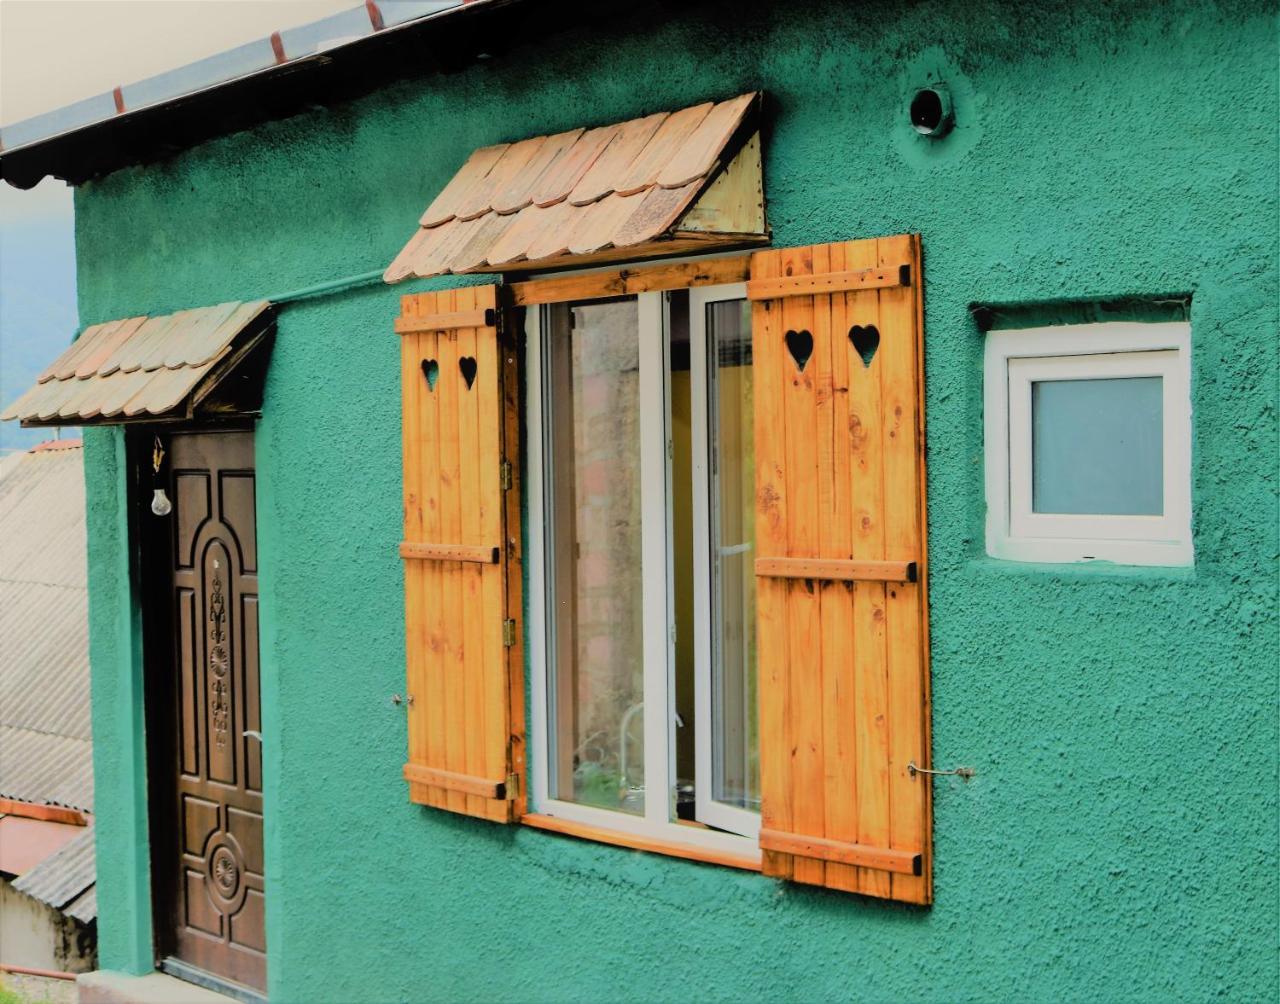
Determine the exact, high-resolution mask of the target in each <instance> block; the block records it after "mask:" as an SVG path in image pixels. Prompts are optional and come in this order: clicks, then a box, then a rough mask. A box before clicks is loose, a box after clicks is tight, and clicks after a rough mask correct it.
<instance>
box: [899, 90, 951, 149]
mask: <svg viewBox="0 0 1280 1004" xmlns="http://www.w3.org/2000/svg"><path fill="white" fill-rule="evenodd" d="M910 114H911V127H912V128H913V129H915V131H916V132H918V133H919V134H920V135H921V136H930V137H933V138H935V139H936V138H938V137H940V136H945V135H946V134H947V133H948V132H950V131H951V126H952V124H953V123H954V121H955V118H954V113H953V112H952V108H951V95H950V94H948V93H947V90H946V88H945V87H942V86H936V87H922V88H920V90H918V91H916V93H915V96H914V97H913V98H912V99H911V109H910Z"/></svg>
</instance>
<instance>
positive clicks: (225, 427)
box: [124, 418, 270, 1004]
mask: <svg viewBox="0 0 1280 1004" xmlns="http://www.w3.org/2000/svg"><path fill="white" fill-rule="evenodd" d="M256 431H257V428H256V422H255V421H254V420H253V419H252V418H228V419H226V420H222V421H216V422H215V421H209V420H204V421H200V422H179V423H171V424H170V423H165V424H146V425H138V426H131V427H126V428H125V429H124V436H125V457H126V476H127V478H128V487H127V492H126V498H127V500H128V509H129V513H128V523H129V529H130V535H129V536H130V541H131V548H130V550H131V552H132V554H131V561H130V565H131V567H132V568H133V570H134V572H133V574H134V588H135V602H136V606H135V611H136V613H137V615H138V616H139V620H140V637H141V642H142V646H141V648H142V651H141V671H142V684H143V686H142V692H143V702H142V703H143V710H142V715H143V722H144V724H145V732H146V744H145V755H146V764H145V782H146V788H145V791H144V792H143V793H142V795H143V800H144V810H145V813H146V826H147V836H148V840H149V843H150V854H149V855H148V860H147V861H146V862H145V865H144V866H143V867H144V868H145V875H146V880H147V888H148V894H149V903H148V905H147V910H148V915H149V917H150V920H151V962H152V965H153V967H154V969H155V971H157V972H165V973H168V974H169V975H171V976H174V977H176V978H178V979H181V980H183V981H185V982H187V983H192V984H195V985H197V986H202V987H205V988H206V989H209V990H213V991H216V992H218V993H221V994H224V995H226V996H228V997H233V998H235V999H237V1000H241V1001H245V1002H246V1004H265V1001H266V1000H267V998H266V996H265V995H263V994H259V993H257V992H256V991H254V990H253V989H252V988H249V987H245V986H243V985H241V984H238V983H232V982H230V981H228V980H224V979H222V978H220V977H219V976H217V975H216V974H214V973H209V972H206V971H204V970H202V969H199V968H197V967H195V966H192V965H191V964H189V963H186V962H184V961H182V960H181V959H178V958H175V957H174V956H173V955H172V954H171V951H172V947H173V946H172V944H171V943H168V942H167V938H168V937H169V936H170V932H171V930H172V918H171V917H169V916H167V911H166V908H165V907H166V904H165V903H164V901H163V898H162V897H161V896H160V895H159V885H158V882H157V878H158V876H159V875H160V872H161V870H162V869H166V868H170V867H171V866H172V864H173V862H172V860H171V854H170V851H169V850H168V849H169V848H171V847H172V846H173V844H174V841H175V840H176V838H177V833H176V827H177V825H178V821H177V817H176V814H175V813H174V812H173V811H172V810H173V808H174V807H173V805H172V804H171V803H170V800H169V799H168V798H167V797H166V796H164V795H161V794H159V793H161V792H167V791H169V789H170V788H171V787H172V785H170V784H169V783H168V774H169V772H170V771H171V770H172V762H171V761H172V755H173V748H174V745H173V744H174V742H175V740H176V735H175V730H174V718H173V715H172V713H171V711H172V708H173V703H174V701H176V699H177V695H176V692H175V690H174V688H173V686H172V681H173V676H172V673H171V672H168V669H169V667H168V665H167V663H168V660H169V658H170V656H171V653H172V646H173V631H174V630H175V625H174V618H173V611H172V605H171V603H170V597H169V589H170V582H169V579H168V576H169V571H170V567H171V562H172V556H173V554H172V552H173V539H172V534H171V533H170V532H169V528H170V526H171V524H170V523H169V521H168V520H157V519H149V518H147V517H149V516H150V515H151V508H150V506H151V494H152V484H153V481H154V477H153V474H152V467H151V464H152V460H151V457H152V453H151V451H152V447H153V445H154V442H155V437H156V436H160V437H161V438H164V437H167V436H171V435H175V434H217V433H235V432H244V433H249V434H250V435H251V436H253V437H254V472H255V478H254V481H255V494H254V511H255V524H256V526H257V528H258V530H259V536H261V533H260V530H261V524H260V521H259V520H258V517H257V514H258V513H259V512H260V511H261V510H260V508H259V506H258V499H257V492H256V483H257V476H256V474H257V466H258V464H257V436H256ZM258 568H259V574H261V557H259V563H258ZM259 646H261V638H259ZM258 665H259V673H260V674H261V671H262V658H261V651H259V659H258ZM258 693H259V718H260V719H262V715H261V701H262V687H261V682H259V688H258ZM260 728H261V729H262V731H263V733H264V736H265V735H266V733H267V728H268V726H267V723H266V721H265V719H262V720H261V724H260ZM263 745H264V753H265V745H266V744H265V743H264V744H263ZM263 772H264V775H265V772H266V758H265V755H264V757H263ZM263 787H264V790H263V797H262V807H263V822H264V844H263V855H264V858H265V856H266V853H267V851H266V844H265V832H266V825H265V824H266V818H267V813H268V809H267V806H268V804H269V799H268V798H267V794H266V790H265V788H266V785H265V777H264V786H263ZM140 906H141V904H140ZM267 972H268V975H269V974H270V956H269V955H268V957H267Z"/></svg>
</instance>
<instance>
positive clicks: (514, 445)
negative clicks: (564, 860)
mask: <svg viewBox="0 0 1280 1004" xmlns="http://www.w3.org/2000/svg"><path fill="white" fill-rule="evenodd" d="M496 292H497V291H496V289H495V294H496ZM507 319H508V321H511V320H512V318H511V316H510V314H508V315H507ZM512 331H513V327H512V326H508V327H506V328H505V331H504V337H503V339H502V341H501V342H500V343H499V351H500V352H501V356H502V453H503V456H504V458H505V459H506V461H507V464H508V465H509V469H510V471H511V480H510V488H509V489H508V490H506V491H505V492H503V506H504V513H503V516H504V522H503V533H504V534H505V536H506V547H505V549H504V552H503V565H502V569H503V576H504V579H505V581H504V589H505V600H506V610H505V615H506V618H507V619H508V620H510V621H511V623H512V626H513V631H512V636H513V637H514V640H515V643H514V644H513V645H509V646H507V650H506V651H507V655H506V681H507V726H508V741H507V769H508V770H509V771H510V772H511V774H512V775H513V776H514V777H515V779H516V786H517V791H516V793H515V795H514V799H513V804H512V805H511V811H512V813H513V814H514V815H515V817H516V818H519V817H520V816H521V815H522V814H523V813H524V812H525V810H526V809H527V807H528V795H527V794H526V791H525V784H524V778H525V769H526V767H525V711H524V595H523V588H524V583H523V567H524V547H523V538H522V536H521V527H520V515H521V514H520V504H521V498H522V495H521V493H522V491H523V486H522V485H521V480H520V421H521V417H522V416H521V411H520V361H519V352H518V350H517V346H516V339H515V337H514V335H513V334H511V332H512Z"/></svg>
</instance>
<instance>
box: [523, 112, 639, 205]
mask: <svg viewBox="0 0 1280 1004" xmlns="http://www.w3.org/2000/svg"><path fill="white" fill-rule="evenodd" d="M617 131H618V125H616V124H615V125H609V126H600V127H599V128H597V129H588V130H587V131H586V132H584V133H583V134H582V135H581V136H579V137H578V139H577V141H576V142H575V143H574V144H573V146H571V147H569V149H568V150H566V151H565V152H564V153H563V154H562V155H561V156H560V157H558V158H556V161H555V163H554V164H552V165H551V167H550V168H548V169H547V170H546V171H545V172H544V173H543V177H542V178H541V179H540V180H539V182H538V184H537V186H536V187H535V188H534V191H533V204H534V205H535V206H539V207H541V208H543V209H545V208H547V206H554V205H555V204H556V203H558V202H564V201H566V200H567V199H568V196H569V193H570V192H571V191H573V188H574V186H575V185H577V184H578V182H579V180H581V178H582V176H583V175H584V174H586V173H587V171H589V170H590V169H591V165H592V164H594V163H595V162H596V158H597V157H599V156H600V154H601V153H603V152H604V150H605V148H606V147H608V145H609V142H610V141H611V140H612V139H613V137H614V134H615V133H617Z"/></svg>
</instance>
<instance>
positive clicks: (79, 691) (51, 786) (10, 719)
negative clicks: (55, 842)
mask: <svg viewBox="0 0 1280 1004" xmlns="http://www.w3.org/2000/svg"><path fill="white" fill-rule="evenodd" d="M72 443H74V445H72ZM92 759H93V756H92V743H91V735H90V730H89V644H88V612H87V588H86V575H85V524H84V469H83V465H82V451H81V449H80V447H79V441H78V440H77V441H62V442H61V443H59V444H58V445H57V446H56V447H55V448H50V447H37V448H36V449H35V450H34V451H32V452H30V453H27V454H25V455H23V456H21V458H20V460H19V462H17V463H16V464H14V465H12V466H10V467H7V468H6V471H5V475H4V477H3V478H0V796H2V797H5V798H13V799H17V800H19V801H24V802H47V803H52V804H56V805H66V806H71V807H73V808H76V809H83V810H86V811H92V810H93V764H92Z"/></svg>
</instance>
